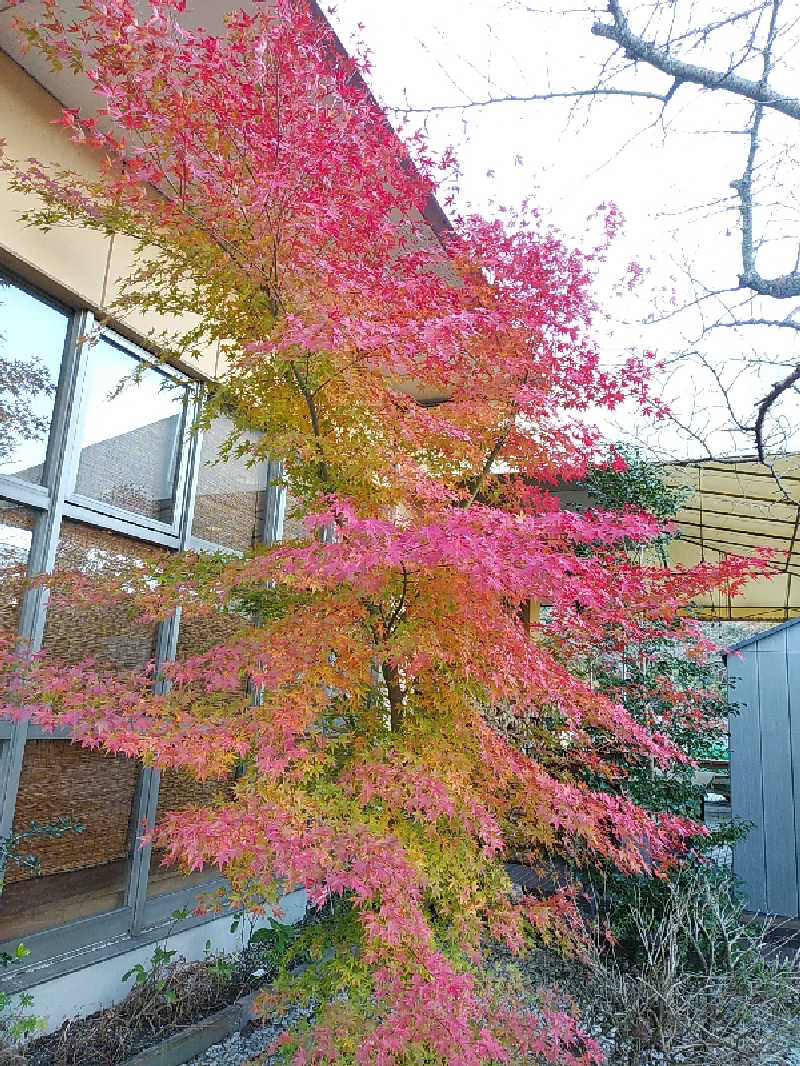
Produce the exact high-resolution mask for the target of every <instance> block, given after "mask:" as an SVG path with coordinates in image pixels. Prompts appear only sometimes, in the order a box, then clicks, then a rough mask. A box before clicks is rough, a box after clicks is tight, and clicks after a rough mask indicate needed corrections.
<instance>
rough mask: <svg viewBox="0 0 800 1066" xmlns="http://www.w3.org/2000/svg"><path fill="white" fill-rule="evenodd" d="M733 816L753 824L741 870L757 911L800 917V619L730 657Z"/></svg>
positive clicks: (740, 852) (742, 848)
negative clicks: (736, 712)
mask: <svg viewBox="0 0 800 1066" xmlns="http://www.w3.org/2000/svg"><path fill="white" fill-rule="evenodd" d="M727 663H728V691H729V697H730V700H731V703H734V704H736V705H737V707H738V710H739V713H738V714H731V716H730V726H729V728H730V775H731V814H732V816H733V817H734V818H741V819H743V820H744V821H746V822H751V823H752V824H753V828H752V829H751V831H750V833H749V834H748V836H747V837H746V838H745V839H744V840H743V841H741V842H740V843H739V844H737V846H736V848H735V849H734V858H733V869H734V872H735V873H736V875H737V876H738V877H739V878H741V880H742V882H743V884H744V887H745V890H746V894H747V897H748V899H749V903H750V907H751V908H752V910H754V911H762V912H766V913H769V914H777V915H783V916H786V917H788V918H798V917H800V618H794V619H791V620H790V621H788V622H784V623H783V625H779V626H776V627H775V628H773V629H768V630H765V631H764V632H762V633H759V634H758V635H757V636H754V637H751V638H750V639H749V640H744V641H742V642H741V643H739V644H736V645H734V646H733V647H732V648H731V649H730V651H729V653H728V656H727Z"/></svg>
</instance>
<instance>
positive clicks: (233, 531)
mask: <svg viewBox="0 0 800 1066" xmlns="http://www.w3.org/2000/svg"><path fill="white" fill-rule="evenodd" d="M232 428H233V423H232V422H231V421H230V419H228V418H225V417H220V418H217V419H216V420H215V421H214V422H212V424H211V426H210V427H209V429H208V430H206V432H205V433H204V434H203V444H202V447H201V449H200V473H199V477H198V482H197V498H196V501H195V505H194V519H193V521H192V533H193V535H194V536H195V537H201V538H202V539H203V540H210V541H213V542H214V544H222V545H224V546H225V547H226V548H233V549H234V550H236V551H247V550H249V549H250V548H252V547H253V546H254V545H255V544H256V543H257V542H258V541H259V540H260V539H261V535H262V532H263V529H264V501H265V495H266V487H267V463H264V462H262V463H256V464H254V465H252V466H248V463H247V456H246V455H245V456H241V457H236V456H235V455H232V456H231V457H230V458H229V459H228V460H227V461H226V462H215V460H216V459H217V457H218V455H219V449H220V446H221V445H222V443H223V442H224V441H225V440H226V438H227V437H228V436H229V434H230V432H231V430H232Z"/></svg>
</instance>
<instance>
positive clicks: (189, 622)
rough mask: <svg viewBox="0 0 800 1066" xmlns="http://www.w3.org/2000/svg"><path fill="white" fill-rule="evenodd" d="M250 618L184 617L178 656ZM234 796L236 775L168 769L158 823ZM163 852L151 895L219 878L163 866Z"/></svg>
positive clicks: (156, 855)
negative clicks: (202, 776)
mask: <svg viewBox="0 0 800 1066" xmlns="http://www.w3.org/2000/svg"><path fill="white" fill-rule="evenodd" d="M246 623H247V619H245V618H243V617H242V616H241V615H237V614H225V613H220V614H214V615H212V616H210V617H207V618H185V617H184V618H181V624H180V629H179V631H178V647H177V650H176V656H177V658H178V659H179V660H180V659H188V658H190V657H191V656H193V655H202V654H203V653H204V652H206V651H208V650H209V649H210V648H212V647H213V646H214V645H215V644H218V643H220V642H222V641H226V640H230V639H232V638H233V636H234V635H235V634H236V633H238V632H239V630H240V629H241V628H242V626H243V625H245V624H246ZM241 693H242V698H243V699H247V681H246V679H244V678H243V679H242V687H241ZM232 795H233V776H232V775H231V777H229V778H226V779H219V778H210V779H207V780H204V781H199V780H198V779H197V778H196V777H194V776H193V775H192V774H191V773H190V772H189V771H187V770H166V771H164V772H162V774H161V781H160V784H159V789H158V809H157V811H156V822H158V820H159V819H160V818H161V817H162V815H163V814H164V813H165V812H166V811H175V810H180V809H181V808H182V807H202V806H212V805H213V804H215V803H216V802H217V800H223V801H225V800H229V799H231V797H232ZM163 859H164V853H163V852H161V851H157V850H155V849H154V850H153V853H152V857H151V860H150V875H149V879H148V883H147V895H148V896H162V895H164V894H165V893H166V892H176V891H177V890H178V889H181V888H186V887H187V886H191V885H200V884H203V883H204V882H207V881H210V880H213V879H215V878H217V877H219V870H218V869H217V868H216V867H211V868H206V869H203V870H195V871H193V872H192V873H190V874H185V873H184V872H183V871H182V870H181V869H180V868H179V867H177V866H174V865H173V866H163V865H162V862H163Z"/></svg>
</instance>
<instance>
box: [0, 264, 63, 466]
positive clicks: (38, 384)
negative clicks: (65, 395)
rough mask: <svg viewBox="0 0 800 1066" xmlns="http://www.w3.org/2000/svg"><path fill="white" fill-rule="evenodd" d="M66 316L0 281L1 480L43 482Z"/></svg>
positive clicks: (3, 279) (10, 284) (5, 281)
mask: <svg viewBox="0 0 800 1066" xmlns="http://www.w3.org/2000/svg"><path fill="white" fill-rule="evenodd" d="M68 327H69V315H68V314H67V313H66V312H65V311H61V310H59V309H58V308H55V307H53V306H52V305H51V304H48V303H45V301H44V300H40V299H39V298H38V297H36V296H33V295H31V293H29V292H26V291H25V290H24V289H19V288H17V286H16V285H13V284H12V283H11V282H10V281H8V280H7V279H5V278H3V277H2V276H0V474H13V475H14V476H15V477H19V478H22V479H23V480H24V481H33V482H36V483H37V484H38V483H40V482H41V480H42V471H43V468H44V459H45V454H46V452H47V436H48V433H49V431H50V419H51V418H52V415H53V404H54V402H55V389H56V385H57V384H58V372H59V368H60V366H61V356H62V354H63V351H64V341H65V340H66V336H67V329H68Z"/></svg>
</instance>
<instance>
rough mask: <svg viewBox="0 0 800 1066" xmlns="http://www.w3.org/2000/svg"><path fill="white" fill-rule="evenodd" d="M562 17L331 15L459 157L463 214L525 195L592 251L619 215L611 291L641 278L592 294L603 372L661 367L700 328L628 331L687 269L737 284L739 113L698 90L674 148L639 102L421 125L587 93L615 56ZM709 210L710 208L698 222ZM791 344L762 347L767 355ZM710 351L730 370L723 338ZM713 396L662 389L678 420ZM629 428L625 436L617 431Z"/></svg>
mask: <svg viewBox="0 0 800 1066" xmlns="http://www.w3.org/2000/svg"><path fill="white" fill-rule="evenodd" d="M708 2H712V0H708ZM565 6H570V5H565ZM535 8H538V10H536V9H535ZM571 8H572V9H571V10H570V11H569V12H567V13H562V14H559V13H558V7H557V5H556V4H551V3H550V2H549V0H544V2H542V3H540V4H538V5H535V4H534V3H522V2H517V0H507V2H506V0H404V2H403V3H402V4H385V3H375V2H374V0H340V2H339V5H338V7H337V9H336V11H335V12H334V14H333V16H332V19H333V22H334V24H335V25H336V27H337V29H338V31H339V33H340V35H341V37H342V39H343V41H344V43H345V44H346V45H347V46H348V47H349V48H350V49H351V50H353V49H354V47H355V42H356V41H358V40H361V41H363V42H365V43H366V45H367V46H368V48H369V49H370V52H371V59H372V63H373V67H372V71H371V74H370V76H369V77H370V81H371V84H372V87H373V89H374V90H375V92H376V95H377V96H378V98H379V100H380V102H381V103H382V104H383V105H384V106H385V107H386V108H387V109H388V113H389V115H390V117H391V118H392V119H393V121H395V122H396V123H397V122H399V121H400V120H401V118H402V114H401V112H400V111H398V110H393V109H403V108H410V109H419V113H416V114H414V113H411V114H409V115H408V119H409V121H410V122H411V123H412V124H413V125H424V127H425V129H426V130H427V132H428V134H429V136H430V139H431V142H432V144H433V145H434V147H436V148H443V147H444V146H446V145H448V144H452V145H454V146H455V148H456V150H457V154H458V156H459V158H460V160H461V178H460V183H459V184H460V188H459V196H458V203H459V207H460V209H461V210H464V211H466V210H469V209H471V208H474V209H476V210H478V211H480V212H481V213H493V212H495V211H496V210H497V209H498V205H499V204H506V205H510V206H515V205H518V204H519V203H520V202H521V201H522V200H523V199H524V198H525V197H526V196H530V197H531V198H532V200H533V201H534V202H535V203H536V204H537V206H538V207H539V208H540V209H541V210H542V211H543V212H544V213H545V215H546V217H548V218H549V219H550V220H551V221H552V222H553V224H555V225H556V226H557V227H558V228H559V229H560V230H561V231H562V232H563V233H564V234H565V235H566V236H568V237H570V238H571V239H572V240H574V241H576V242H577V243H579V244H583V245H584V246H585V247H589V246H591V236H590V235H589V234H588V232H587V216H588V215H589V214H590V213H591V212H592V211H593V210H594V209H595V208H596V207H597V206H598V205H599V204H601V203H606V202H609V201H613V202H614V203H616V204H617V206H618V207H619V208H620V209H621V210H622V213H623V214H624V216H625V217H626V219H627V224H626V227H625V230H624V233H623V235H622V236H621V238H619V240H618V242H617V246H616V249H615V252H614V256H613V259H612V266H613V271H610V272H609V274H608V277H607V279H606V281H607V282H609V281H610V280H611V277H612V275H613V277H617V276H618V275H619V274H621V272H622V271H623V270H624V266H625V264H626V263H627V262H630V261H636V262H638V263H640V264H641V265H643V266H644V267H646V268H647V270H648V271H649V273H648V276H647V281H646V283H645V285H644V286H643V287H642V288H641V289H640V290H639V292H638V294H637V295H636V296H635V297H623V298H621V297H618V296H615V297H612V296H611V295H610V290H609V289H608V288H607V287H601V289H600V293H601V299H602V302H603V308H604V311H605V312H606V313H607V315H608V321H606V322H604V323H603V324H602V326H601V329H602V330H603V345H604V350H605V352H606V354H607V356H608V358H609V360H610V361H613V360H614V359H615V358H617V357H618V356H619V355H620V354H621V353H622V351H623V350H628V349H630V348H636V347H639V348H641V347H646V348H654V349H656V350H657V351H658V352H659V353H660V354H664V355H669V353H670V352H671V351H672V350H673V349H677V348H680V347H681V346H682V345H691V343H692V341H693V339H694V331H695V330H696V329H697V328H698V321H697V318H696V316H692V317H691V319H688V318H686V317H685V316H684V318H683V319H682V320H679V321H675V320H670V321H668V322H665V323H664V324H662V325H658V326H651V327H649V328H648V329H647V330H644V331H643V330H642V329H641V328H640V327H639V326H638V325H636V324H635V323H638V322H639V321H640V320H641V319H643V318H645V317H646V316H647V315H648V314H650V315H652V314H653V312H654V309H657V310H658V311H659V312H663V311H665V310H668V309H669V306H670V300H671V299H673V294H675V296H676V298H677V299H678V301H680V300H681V299H682V298H683V297H685V296H686V294H687V292H688V287H687V286H688V281H687V278H686V274H685V264H686V261H687V259H689V260H691V262H692V266H693V269H694V270H695V271H698V270H699V271H700V272H701V273H702V274H703V276H704V277H706V276H707V277H708V278H710V279H711V280H712V282H713V284H714V287H720V288H722V287H724V286H727V285H732V284H735V282H736V276H737V267H738V255H739V245H738V242H739V233H738V228H737V220H738V214H737V211H736V204H735V202H734V200H733V194H732V190H731V188H730V184H729V183H730V180H731V178H732V177H736V176H737V175H738V174H741V170H742V166H743V159H744V155H743V153H744V151H745V148H746V145H745V143H744V139H743V138H741V137H735V136H731V135H730V133H729V132H728V130H729V129H730V128H736V126H737V123H738V125H739V126H741V125H742V124H743V120H744V117H746V115H747V114H748V113H749V112H748V111H744V112H743V111H742V110H741V108H739V109H738V110H737V107H736V106H734V107H729V108H727V110H726V109H725V107H724V106H723V107H721V106H720V99H719V98H716V99H710V98H709V97H710V95H711V94H707V96H706V98H705V99H704V98H702V97H701V96H700V95H699V94H698V93H696V92H694V91H693V90H685V91H684V90H681V92H680V93H678V94H676V97H675V99H674V101H673V102H672V104H671V105H670V110H669V131H668V133H667V132H666V131H665V129H664V127H663V126H662V125H661V124H660V123H659V122H658V121H657V119H658V107H659V105H657V104H656V103H653V102H648V101H641V100H629V99H615V100H604V101H602V102H599V103H598V102H594V103H592V104H587V103H586V102H583V101H581V102H580V103H579V104H578V105H577V106H576V105H575V103H574V102H560V101H559V102H547V103H533V104H532V103H505V104H501V105H494V106H491V107H486V108H467V109H464V110H455V111H446V112H436V111H430V112H426V109H427V108H430V107H437V106H441V105H450V104H463V103H469V102H470V101H475V100H482V99H485V98H487V97H490V96H498V95H504V94H514V95H526V94H530V93H533V92H541V91H543V90H545V91H547V90H549V91H559V90H567V89H572V88H575V87H588V86H591V85H592V84H593V83H594V80H595V79H596V77H597V74H598V71H599V69H600V65H601V64H602V62H603V61H604V59H605V58H606V57H607V56H608V54H609V46H608V43H607V42H605V41H603V40H601V39H599V38H597V37H594V36H593V35H592V34H591V32H590V29H591V24H592V22H593V21H594V16H593V14H592V12H591V8H590V7H589V5H588V4H587V3H586V2H585V0H573V2H572V4H571ZM723 45H724V42H723ZM630 84H632V85H633V84H635V86H636V87H637V88H645V89H655V90H656V91H660V92H663V91H665V90H666V88H668V86H669V82H668V81H667V80H666V79H664V78H662V77H661V76H660V75H658V74H657V73H655V72H652V71H649V70H647V69H645V70H642V71H641V72H640V73H639V74H637V76H636V81H635V82H634V81H633V80H632V79H631V82H630ZM654 121H655V124H654V125H653V123H654ZM707 204H714V205H715V206H714V207H713V208H712V209H710V210H706V209H701V210H697V208H698V207H702V205H707ZM769 265H770V264H767V266H769ZM775 265H776V266H779V264H777V263H776V264H775ZM773 332H774V331H773ZM787 340H788V338H787V339H784V338H778V337H775V338H774V339H771V343H772V344H774V346H775V348H776V350H777V349H780V348H781V345H785V344H786V342H787ZM710 343H711V345H712V349H713V347H714V345H716V348H717V354H718V356H719V358H724V356H725V353H726V350H727V346H729V345H730V343H731V338H730V335H728V336H725V337H722V336H720V337H719V338H718V339H717V340H716V341H714V342H710ZM792 343H794V340H792ZM708 395H709V390H708V388H707V383H706V382H703V381H702V380H701V379H700V378H699V376H698V374H697V373H692V372H688V371H683V372H681V374H679V375H678V377H677V378H675V379H674V380H672V381H671V382H669V383H668V384H666V385H665V396H666V398H667V399H668V401H669V402H670V403H671V404H672V405H673V407H674V408H675V409H676V410H680V411H681V414H682V416H683V415H685V416H686V417H689V416H690V415H691V413H692V409H693V405H695V404H696V402H697V399H698V396H699V399H700V402H705V401H706V399H707V398H708ZM799 421H800V420H799ZM625 428H632V424H631V425H630V426H629V425H628V420H627V418H626V426H625ZM644 435H645V436H651V435H650V434H649V433H648V431H644ZM748 443H749V442H747V441H736V440H733V439H731V438H729V437H727V436H725V437H723V436H722V435H720V436H719V438H718V439H717V440H716V448H717V450H718V451H720V452H731V451H736V450H738V451H741V450H742V447H743V446H747V444H748ZM660 444H661V447H662V448H666V449H667V450H668V451H669V452H671V453H672V454H674V455H676V456H679V457H688V456H692V455H697V453H698V448H697V444H696V442H694V441H692V440H691V439H687V438H684V439H679V438H678V437H677V436H676V435H675V434H674V433H673V432H672V431H670V432H667V433H662V434H661V438H660ZM750 448H752V444H750Z"/></svg>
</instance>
